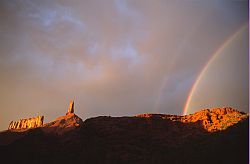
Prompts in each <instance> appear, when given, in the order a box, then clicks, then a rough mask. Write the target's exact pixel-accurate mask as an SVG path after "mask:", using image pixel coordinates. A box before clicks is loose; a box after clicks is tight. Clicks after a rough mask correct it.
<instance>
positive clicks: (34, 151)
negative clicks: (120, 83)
mask: <svg viewBox="0 0 250 164" xmlns="http://www.w3.org/2000/svg"><path fill="white" fill-rule="evenodd" d="M248 121H249V117H248V114H246V113H243V112H239V111H236V110H234V109H232V108H216V109H204V110H201V111H199V112H196V113H194V114H190V115H186V116H177V115H167V114H141V115H138V116H136V117H133V116H132V117H128V116H124V117H110V116H98V117H94V118H89V119H87V120H85V121H84V122H83V121H82V120H81V118H79V117H78V116H76V115H75V114H74V113H71V114H68V115H66V116H61V117H59V118H57V119H55V120H54V121H53V122H50V123H47V124H44V125H43V126H42V127H41V128H32V129H30V130H28V131H18V132H16V131H12V130H9V131H3V132H0V157H1V161H7V163H15V164H17V163H60V164H64V163H65V164H68V163H82V162H83V161H84V163H85V164H92V163H97V164H100V163H102V164H115V163H121V164H123V163H136V164H166V163H172V164H173V163H174V164H179V163H191V164H200V163H202V164H211V163H213V164H220V163H227V164H231V163H232V164H234V163H240V164H241V163H248V159H249V158H248V157H249V148H248V145H249V122H248ZM223 124H225V125H224V126H223V127H221V125H223ZM224 128H225V129H224Z"/></svg>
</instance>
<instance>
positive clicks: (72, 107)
mask: <svg viewBox="0 0 250 164" xmlns="http://www.w3.org/2000/svg"><path fill="white" fill-rule="evenodd" d="M70 113H74V101H73V100H71V101H70V104H69V109H68V112H67V113H66V115H68V114H70Z"/></svg>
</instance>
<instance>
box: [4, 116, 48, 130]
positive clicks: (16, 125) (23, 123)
mask: <svg viewBox="0 0 250 164" xmlns="http://www.w3.org/2000/svg"><path fill="white" fill-rule="evenodd" d="M43 120H44V116H37V117H34V118H27V119H20V120H18V121H11V122H10V124H9V127H8V129H9V130H19V129H30V128H36V127H40V126H42V125H43Z"/></svg>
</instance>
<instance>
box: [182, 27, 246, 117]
mask: <svg viewBox="0 0 250 164" xmlns="http://www.w3.org/2000/svg"><path fill="white" fill-rule="evenodd" d="M246 28H248V24H244V25H243V26H242V27H241V28H240V29H238V30H237V31H236V32H235V33H233V35H231V36H230V37H229V38H227V39H226V40H225V42H224V43H223V44H222V45H221V46H220V47H219V48H218V49H217V50H216V51H215V52H214V53H213V55H212V57H211V58H210V60H209V61H208V62H207V63H206V64H205V67H204V68H203V69H202V70H201V72H200V73H199V75H198V77H197V79H196V80H195V83H194V84H193V86H192V88H191V90H190V92H189V94H188V98H187V100H186V103H185V107H184V110H183V115H186V114H187V113H188V108H189V105H190V102H191V100H192V97H193V94H194V91H195V89H196V87H197V85H198V84H199V82H200V80H201V78H202V77H203V75H204V74H205V73H206V71H207V69H208V67H209V65H210V64H211V63H212V62H213V61H214V60H215V58H216V57H217V56H218V55H219V54H221V52H222V51H223V50H224V49H225V48H226V47H227V45H228V44H229V43H230V42H232V41H233V40H234V39H235V38H236V37H237V36H238V35H239V34H240V33H241V32H242V31H243V30H245V29H246Z"/></svg>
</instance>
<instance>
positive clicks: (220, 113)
mask: <svg viewBox="0 0 250 164" xmlns="http://www.w3.org/2000/svg"><path fill="white" fill-rule="evenodd" d="M136 117H143V118H162V119H168V120H171V121H180V122H182V123H195V122H198V121H201V123H202V125H203V128H204V129H205V130H207V131H209V132H214V131H218V130H224V129H226V128H227V127H230V126H232V125H234V124H236V123H238V122H239V121H241V120H243V119H245V118H246V117H248V114H246V113H243V112H239V111H237V110H235V109H232V108H230V107H224V108H214V109H203V110H201V111H199V112H196V113H194V114H190V115H185V116H177V115H164V114H148V113H147V114H140V115H137V116H136Z"/></svg>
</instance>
